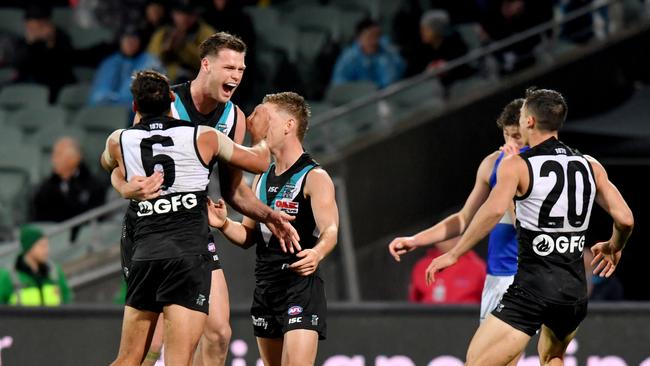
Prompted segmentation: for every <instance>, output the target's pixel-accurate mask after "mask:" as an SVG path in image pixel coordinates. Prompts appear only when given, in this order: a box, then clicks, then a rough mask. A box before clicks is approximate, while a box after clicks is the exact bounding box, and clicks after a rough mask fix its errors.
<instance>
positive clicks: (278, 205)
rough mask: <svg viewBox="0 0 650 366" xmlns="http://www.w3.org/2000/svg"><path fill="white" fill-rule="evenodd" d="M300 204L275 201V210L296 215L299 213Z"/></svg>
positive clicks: (288, 201)
mask: <svg viewBox="0 0 650 366" xmlns="http://www.w3.org/2000/svg"><path fill="white" fill-rule="evenodd" d="M299 207H300V204H299V203H298V202H294V201H290V200H277V201H275V209H276V210H280V211H284V212H286V213H288V214H291V215H296V214H297V213H298V208H299Z"/></svg>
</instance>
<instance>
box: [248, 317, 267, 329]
mask: <svg viewBox="0 0 650 366" xmlns="http://www.w3.org/2000/svg"><path fill="white" fill-rule="evenodd" d="M251 318H252V319H253V326H254V327H262V328H264V329H266V328H267V327H268V326H269V322H267V321H266V319H264V318H262V317H259V318H256V317H254V316H253V315H251Z"/></svg>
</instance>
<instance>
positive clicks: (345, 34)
mask: <svg viewBox="0 0 650 366" xmlns="http://www.w3.org/2000/svg"><path fill="white" fill-rule="evenodd" d="M365 17H366V13H364V12H362V11H358V10H357V11H355V10H346V11H342V12H341V17H340V20H339V23H340V24H339V25H340V37H339V38H340V42H341V44H348V43H350V42H352V41H353V40H354V38H355V36H356V34H355V31H356V27H357V24H359V22H360V21H361V20H363V18H365Z"/></svg>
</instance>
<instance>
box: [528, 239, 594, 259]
mask: <svg viewBox="0 0 650 366" xmlns="http://www.w3.org/2000/svg"><path fill="white" fill-rule="evenodd" d="M584 248H585V236H584V235H581V236H571V237H570V238H568V237H566V236H558V237H557V238H556V239H555V240H553V238H552V237H551V236H550V235H546V234H540V235H537V236H536V237H535V239H533V251H534V252H535V253H537V255H539V256H542V257H546V256H547V255H549V254H551V253H553V251H557V252H558V253H560V254H564V253H566V252H567V251H569V253H574V252H575V251H576V250H577V251H578V253H581V252H582V250H583V249H584Z"/></svg>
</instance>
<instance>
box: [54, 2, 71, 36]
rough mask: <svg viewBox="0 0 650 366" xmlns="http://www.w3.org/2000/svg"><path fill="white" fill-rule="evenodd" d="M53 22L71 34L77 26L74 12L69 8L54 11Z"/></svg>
mask: <svg viewBox="0 0 650 366" xmlns="http://www.w3.org/2000/svg"><path fill="white" fill-rule="evenodd" d="M52 22H53V23H54V24H55V25H56V26H57V27H59V28H61V29H63V30H65V31H66V32H67V33H68V34H69V33H70V32H71V31H73V28H74V27H75V25H76V20H75V17H74V10H73V9H72V8H71V7H67V6H65V7H56V8H54V9H52Z"/></svg>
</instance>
